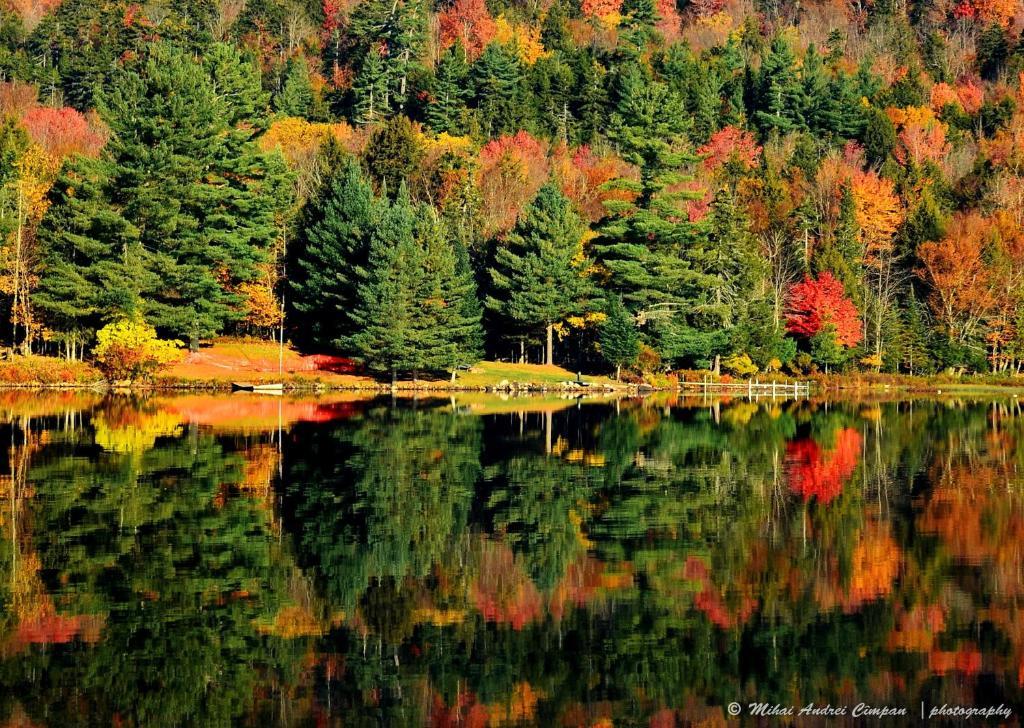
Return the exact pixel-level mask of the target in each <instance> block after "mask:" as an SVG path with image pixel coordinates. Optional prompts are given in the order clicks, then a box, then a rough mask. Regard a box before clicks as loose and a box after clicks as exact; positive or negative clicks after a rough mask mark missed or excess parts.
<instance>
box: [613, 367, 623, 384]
mask: <svg viewBox="0 0 1024 728" xmlns="http://www.w3.org/2000/svg"><path fill="white" fill-rule="evenodd" d="M615 381H616V382H621V381H622V365H621V364H616V365H615Z"/></svg>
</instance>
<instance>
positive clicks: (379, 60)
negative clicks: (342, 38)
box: [348, 0, 427, 123]
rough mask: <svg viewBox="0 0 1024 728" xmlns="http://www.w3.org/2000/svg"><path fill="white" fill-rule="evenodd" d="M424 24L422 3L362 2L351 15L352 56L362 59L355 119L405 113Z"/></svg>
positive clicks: (400, 0) (418, 62)
mask: <svg viewBox="0 0 1024 728" xmlns="http://www.w3.org/2000/svg"><path fill="white" fill-rule="evenodd" d="M426 23H427V18H426V8H425V6H424V3H423V0H397V1H388V0H367V2H362V3H359V5H357V6H356V7H355V9H354V10H353V11H352V15H351V18H350V20H349V29H348V30H349V33H350V35H351V37H352V38H353V40H354V43H355V49H354V52H355V57H356V58H362V64H361V65H360V68H359V73H358V75H357V76H356V80H355V84H354V85H353V91H354V92H355V97H356V110H355V111H356V113H355V118H356V120H357V121H359V122H361V123H370V122H373V121H376V120H377V119H378V118H379V117H382V116H383V117H387V116H389V115H390V114H391V112H392V111H398V112H402V111H404V110H405V108H406V105H407V103H408V100H409V94H410V92H411V90H412V85H411V83H410V79H411V78H412V76H413V75H415V74H416V73H417V72H418V70H419V69H420V67H421V65H422V56H423V53H424V48H425V44H426V33H427V28H426Z"/></svg>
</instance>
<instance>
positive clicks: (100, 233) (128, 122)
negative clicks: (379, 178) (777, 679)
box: [38, 44, 288, 348]
mask: <svg viewBox="0 0 1024 728" xmlns="http://www.w3.org/2000/svg"><path fill="white" fill-rule="evenodd" d="M222 60H223V61H224V63H225V64H227V65H231V63H232V62H233V63H235V64H242V63H243V62H242V61H241V59H240V58H238V56H237V55H235V56H233V57H232V56H229V55H225V56H224V57H223V59H222ZM234 71H235V73H234V77H235V79H236V80H238V81H239V85H238V87H239V88H250V89H252V88H256V89H258V85H257V86H255V87H254V86H253V85H252V84H251V83H248V82H247V81H246V79H251V78H252V77H253V75H254V74H257V73H258V72H257V71H256V69H255V68H254V67H251V65H250V66H249V67H248V68H235V69H234ZM230 75H231V74H228V76H230ZM262 100H263V98H262V97H257V98H249V99H230V100H229V96H228V95H221V94H219V93H218V91H217V87H216V86H215V84H214V83H213V80H212V79H211V78H210V76H209V70H208V68H206V67H204V66H203V65H201V64H200V63H197V62H196V61H194V60H193V59H192V58H191V57H189V56H188V55H186V54H185V53H182V52H181V51H179V50H175V49H172V48H170V47H168V46H165V45H159V44H158V45H154V46H153V47H152V48H151V50H150V54H149V56H148V57H147V58H146V59H144V60H142V61H140V62H139V63H138V64H137V65H136V66H135V67H134V68H132V69H128V70H125V71H123V72H121V73H120V75H119V76H118V78H117V80H116V83H114V84H113V86H112V90H111V91H110V92H109V93H107V94H105V95H104V96H103V98H102V99H101V103H100V106H99V110H100V114H101V116H102V117H103V119H104V121H105V122H106V123H107V125H108V127H109V128H110V132H111V134H110V139H109V141H108V142H107V145H106V147H105V148H104V150H103V153H102V157H101V159H100V161H99V162H98V163H94V162H91V161H87V160H79V161H76V162H72V163H71V166H70V168H69V172H68V176H67V178H66V179H67V180H68V182H69V184H68V185H67V186H59V187H58V189H57V190H56V192H55V196H54V202H55V203H56V204H54V205H52V206H51V210H50V212H51V214H50V215H49V216H48V218H47V219H46V220H44V223H43V225H42V228H43V230H42V231H41V234H40V236H41V239H42V240H43V243H44V256H46V258H47V260H48V261H49V263H48V265H47V266H46V267H45V270H44V273H43V279H44V280H42V281H41V293H40V298H39V299H38V303H39V305H40V306H41V307H42V308H43V309H44V310H46V309H47V308H48V307H56V308H51V312H53V313H58V314H59V309H60V308H61V307H62V306H61V305H60V303H59V302H58V301H57V300H56V297H55V296H54V295H53V291H55V290H57V289H59V288H61V287H62V286H64V285H65V284H64V282H62V281H60V280H56V278H57V277H58V276H60V275H62V273H61V271H63V270H66V265H67V264H74V263H76V262H77V260H76V259H75V258H71V259H68V258H67V257H66V256H68V255H69V254H70V255H73V254H74V251H76V250H79V251H80V250H84V249H92V251H93V253H94V254H96V255H98V256H99V257H98V258H97V257H91V258H90V259H89V260H90V262H89V265H90V267H92V266H97V267H102V268H107V269H116V268H117V266H125V265H129V266H131V267H132V268H133V269H134V270H135V275H134V276H133V278H132V285H131V286H125V287H126V288H131V287H135V288H137V294H138V301H139V302H140V303H141V307H142V311H141V313H143V314H144V316H145V317H146V319H147V320H148V321H150V322H151V323H153V324H154V325H156V326H157V327H158V328H159V329H161V330H162V331H163V332H165V333H168V334H171V335H174V336H177V337H180V338H184V339H187V340H189V342H190V344H191V346H192V347H193V348H194V347H195V346H197V345H198V341H199V339H200V338H203V337H208V336H212V335H214V334H216V333H219V332H220V331H222V330H224V328H225V327H226V326H228V325H229V324H230V323H231V322H233V321H235V320H237V319H239V318H240V317H241V315H242V307H241V306H240V303H241V299H240V297H239V295H238V294H237V293H236V290H237V287H238V286H239V285H240V284H241V283H244V282H246V281H249V280H252V279H253V278H254V276H255V275H256V273H257V270H258V266H259V265H260V264H261V263H263V262H265V261H266V260H267V259H268V251H269V250H270V248H271V246H272V245H273V244H274V242H275V240H276V239H277V237H278V236H279V234H280V229H279V223H280V219H281V215H282V212H283V210H285V209H286V208H287V206H288V200H287V187H288V185H287V179H288V175H287V173H286V172H285V170H284V167H283V162H282V160H281V159H280V157H278V156H276V155H274V156H268V155H265V154H263V153H261V152H260V151H259V150H258V149H257V148H256V146H255V144H253V142H252V136H253V134H254V133H255V129H253V128H251V127H247V126H244V125H241V124H240V125H238V126H232V125H231V121H232V120H233V119H234V118H236V116H237V114H238V113H239V109H244V108H250V107H252V106H254V105H256V104H258V103H261V101H262ZM77 177H82V178H88V179H89V180H90V181H91V194H90V195H89V196H88V198H87V204H78V203H77V202H71V201H70V198H71V197H73V196H74V195H75V194H77V192H70V191H71V190H74V189H75V183H74V179H75V178H77ZM69 193H70V194H69ZM83 202H85V201H83ZM64 205H66V206H67V208H70V209H67V208H64V207H63V206H64ZM108 230H109V231H116V234H114V235H110V234H108V232H107V231H108ZM112 238H113V239H116V240H117V244H115V245H113V246H112V245H111V239H112ZM106 256H112V257H116V258H121V261H122V262H117V261H114V260H110V259H105V258H106ZM62 264H65V265H62ZM90 275H91V274H90ZM93 280H96V279H95V278H93ZM82 293H83V294H84V293H85V291H82ZM94 300H95V299H94ZM82 303H83V304H86V303H87V301H83V302H82ZM107 303H108V304H109V306H114V308H110V307H109V306H108V308H107V310H105V311H103V312H102V313H100V315H101V316H105V317H110V316H111V315H114V314H116V313H125V312H126V311H123V310H118V309H117V308H116V306H122V305H123V306H127V305H129V304H128V303H127V302H126V301H120V302H113V303H111V302H110V300H109V298H107Z"/></svg>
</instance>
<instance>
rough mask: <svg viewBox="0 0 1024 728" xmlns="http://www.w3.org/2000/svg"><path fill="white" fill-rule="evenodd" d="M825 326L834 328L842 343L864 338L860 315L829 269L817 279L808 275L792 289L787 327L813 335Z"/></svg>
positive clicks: (846, 343) (839, 341)
mask: <svg viewBox="0 0 1024 728" xmlns="http://www.w3.org/2000/svg"><path fill="white" fill-rule="evenodd" d="M826 326H832V327H834V328H835V337H836V341H837V343H839V344H840V345H842V346H848V347H849V346H856V345H857V344H859V343H860V341H861V338H862V333H861V327H860V315H859V313H858V312H857V307H856V306H854V305H853V301H851V300H850V299H849V298H848V297H847V296H846V290H845V289H844V288H843V284H842V283H840V282H839V281H837V280H836V279H835V277H834V276H833V275H832V274H831V273H828V272H825V273H822V274H821V275H820V276H819V277H818V278H817V279H815V278H811V277H810V276H805V277H804V280H803V281H801V282H800V283H797V284H795V285H793V286H792V287H791V288H790V290H789V297H788V300H787V309H786V330H787V331H789V332H790V333H792V334H796V335H797V336H802V337H806V338H811V337H813V336H814V335H816V334H817V333H818V332H819V331H821V330H822V329H823V328H824V327H826Z"/></svg>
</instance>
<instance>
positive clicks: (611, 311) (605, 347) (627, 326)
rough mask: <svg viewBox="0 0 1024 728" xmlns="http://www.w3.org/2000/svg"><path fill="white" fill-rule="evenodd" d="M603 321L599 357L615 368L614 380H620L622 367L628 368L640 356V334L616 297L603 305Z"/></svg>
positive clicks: (611, 297) (620, 300)
mask: <svg viewBox="0 0 1024 728" xmlns="http://www.w3.org/2000/svg"><path fill="white" fill-rule="evenodd" d="M605 316H606V318H605V320H604V322H603V323H602V324H601V356H603V357H604V359H605V361H607V362H608V363H609V364H611V365H612V366H613V367H615V380H616V381H618V380H619V379H620V378H621V373H622V367H628V366H630V365H631V364H633V362H635V361H636V358H637V357H638V356H639V355H640V334H639V333H638V332H637V330H636V322H635V321H634V320H633V317H632V316H630V315H629V312H628V311H626V307H625V306H623V305H622V299H620V298H619V297H618V296H610V297H609V298H608V301H607V303H606V304H605Z"/></svg>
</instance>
